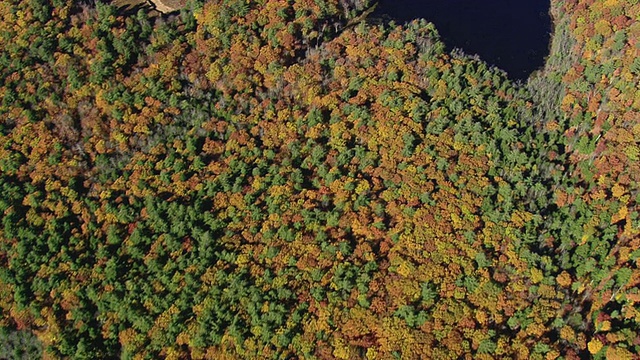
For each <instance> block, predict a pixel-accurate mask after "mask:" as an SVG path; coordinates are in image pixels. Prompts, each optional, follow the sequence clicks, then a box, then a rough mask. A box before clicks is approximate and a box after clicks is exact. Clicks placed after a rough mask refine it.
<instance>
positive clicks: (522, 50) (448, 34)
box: [373, 0, 551, 79]
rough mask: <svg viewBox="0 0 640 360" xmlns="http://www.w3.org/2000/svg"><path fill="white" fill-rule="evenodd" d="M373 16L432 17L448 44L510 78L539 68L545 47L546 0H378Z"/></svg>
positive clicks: (547, 38) (548, 28) (548, 25)
mask: <svg viewBox="0 0 640 360" xmlns="http://www.w3.org/2000/svg"><path fill="white" fill-rule="evenodd" d="M373 16H378V17H387V18H390V19H393V20H395V21H396V22H398V23H404V22H407V21H411V20H413V19H417V18H424V19H426V20H428V21H430V22H433V23H434V24H435V25H436V28H437V29H438V32H439V33H440V36H441V37H442V39H443V40H444V42H445V44H446V45H447V47H448V48H449V49H453V48H461V49H463V50H464V52H465V53H467V54H470V55H473V54H478V55H479V56H480V57H481V58H482V59H483V60H484V61H486V62H488V63H490V64H493V65H496V66H497V67H499V68H501V69H503V70H505V71H506V72H507V73H508V74H509V77H511V78H513V79H526V78H527V77H528V76H529V75H530V74H531V73H532V72H533V71H535V70H536V69H538V68H540V67H542V66H543V65H544V58H545V56H547V55H548V51H549V41H550V32H551V19H550V17H549V0H380V1H379V3H378V7H377V9H376V11H375V13H374V14H373Z"/></svg>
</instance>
